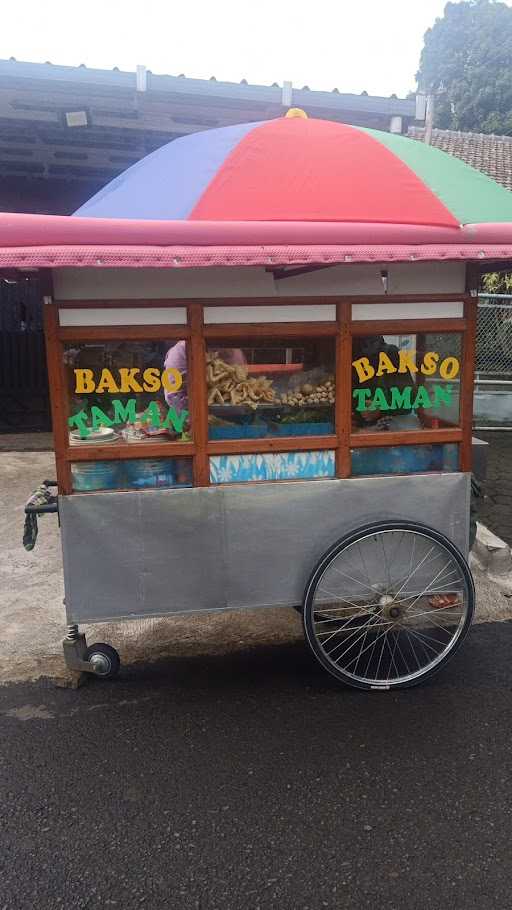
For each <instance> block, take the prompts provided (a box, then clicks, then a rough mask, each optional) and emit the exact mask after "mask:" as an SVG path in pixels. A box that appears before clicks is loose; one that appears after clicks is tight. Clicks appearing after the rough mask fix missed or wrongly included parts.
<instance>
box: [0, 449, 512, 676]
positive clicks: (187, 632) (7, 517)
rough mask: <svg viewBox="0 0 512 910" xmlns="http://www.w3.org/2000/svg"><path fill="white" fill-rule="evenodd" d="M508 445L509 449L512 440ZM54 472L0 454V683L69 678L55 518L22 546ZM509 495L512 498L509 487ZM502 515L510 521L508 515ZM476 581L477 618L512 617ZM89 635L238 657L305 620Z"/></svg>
mask: <svg viewBox="0 0 512 910" xmlns="http://www.w3.org/2000/svg"><path fill="white" fill-rule="evenodd" d="M510 436H511V437H512V434H510ZM0 438H1V437H0ZM510 444H511V447H512V438H511V439H510ZM27 445H30V440H28V442H27ZM500 457H501V456H500ZM493 470H494V469H493V468H491V471H493ZM54 474H55V468H54V459H53V454H52V453H51V452H38V451H33V452H30V451H24V452H16V453H14V452H1V451H0V502H1V504H2V508H1V511H0V541H1V559H0V641H1V642H2V649H3V654H2V661H1V663H0V683H1V682H6V681H9V680H24V679H36V678H38V677H40V676H51V677H56V676H62V675H64V676H65V675H66V674H65V671H64V665H63V660H62V648H61V639H62V637H63V635H64V633H65V616H64V608H63V605H62V599H63V596H64V593H63V584H62V560H61V549H60V539H59V530H58V523H57V519H56V517H55V516H53V515H49V516H45V517H43V518H41V519H40V522H39V537H38V541H37V545H36V548H35V549H34V550H33V551H32V552H30V553H27V552H26V551H25V550H24V549H23V546H22V543H21V537H22V527H23V519H24V513H23V509H24V504H25V500H26V498H27V496H28V495H29V494H30V493H31V491H32V490H33V489H34V488H35V487H36V486H37V485H38V483H39V482H40V481H41V480H44V479H45V478H47V477H48V478H51V477H52V476H54ZM510 493H511V495H512V488H511V491H510ZM502 511H503V514H504V515H505V514H506V509H503V510H502ZM496 514H498V513H496ZM510 539H511V540H512V535H511V537H510ZM475 578H476V584H477V589H478V600H477V620H479V621H489V620H496V619H499V620H502V619H507V618H510V617H512V598H506V597H504V595H503V593H502V592H501V591H500V590H499V589H498V588H497V587H496V586H495V585H493V584H492V583H491V582H490V581H489V580H488V579H487V578H486V577H485V576H483V575H481V574H479V573H478V572H476V571H475ZM84 631H86V632H87V636H88V640H89V641H90V642H92V641H98V640H99V641H110V642H112V644H114V645H115V647H116V648H118V649H119V650H120V652H121V656H122V659H123V660H124V661H126V660H128V661H134V660H155V659H156V658H158V657H161V656H180V655H194V654H222V653H228V652H236V651H240V650H242V649H244V648H245V647H247V646H248V645H251V644H259V645H265V644H266V645H270V644H280V643H293V642H299V641H302V627H301V622H300V619H299V616H298V615H297V613H296V612H295V611H294V610H262V611H250V612H246V611H239V612H232V613H224V614H211V615H208V616H192V617H191V616H188V617H175V618H172V619H159V620H146V621H143V622H140V623H137V622H132V623H121V624H109V625H108V626H105V625H103V626H99V627H96V628H94V627H92V628H87V627H84Z"/></svg>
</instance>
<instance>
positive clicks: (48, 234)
mask: <svg viewBox="0 0 512 910" xmlns="http://www.w3.org/2000/svg"><path fill="white" fill-rule="evenodd" d="M414 260H436V261H439V260H463V261H468V260H469V261H471V260H473V261H474V260H477V261H478V260H484V261H485V260H498V261H503V262H505V261H507V260H512V193H509V192H508V191H507V190H505V189H504V188H503V187H500V186H498V185H497V184H496V183H494V182H493V181H492V180H490V179H489V178H488V177H486V176H485V175H483V174H480V173H479V172H477V171H475V170H473V169H472V168H469V167H468V166H467V165H465V164H463V163H462V162H461V161H459V160H458V159H455V158H452V157H451V156H449V155H446V154H444V153H443V152H439V151H438V150H437V149H432V148H430V147H429V146H425V145H424V144H422V143H418V142H416V141H413V140H409V139H406V138H404V137H402V136H393V135H391V134H388V133H377V132H376V131H373V130H363V129H360V128H357V127H352V126H346V125H344V124H339V123H330V122H328V121H323V120H308V119H304V117H293V118H283V119H280V120H272V121H265V122H263V123H253V124H239V125H237V126H233V127H225V128H223V129H219V130H208V131H206V132H204V133H194V134H192V135H189V136H186V137H183V138H182V139H179V140H175V141H174V142H172V143H169V144H168V145H167V146H164V147H163V148H161V149H158V150H157V151H156V152H154V153H153V154H152V155H149V156H147V158H144V159H142V161H140V162H138V163H137V164H136V165H134V166H133V167H131V168H129V169H128V170H127V171H125V172H124V173H123V174H121V175H120V177H118V178H116V179H115V180H114V181H112V182H111V183H110V184H108V185H107V186H106V187H105V188H104V189H103V190H101V191H100V192H99V193H97V194H96V196H94V197H93V198H92V199H91V200H90V201H89V202H88V203H86V204H85V205H84V206H82V208H81V209H80V210H79V211H78V212H77V213H76V214H75V216H71V217H61V216H52V215H15V214H0V267H4V268H5V267H7V268H8V267H25V268H32V267H63V266H94V267H105V266H116V267H117V266H126V267H131V268H133V267H142V266H152V267H162V268H169V267H174V268H178V267H182V268H183V267H188V268H190V267H194V266H196V267H197V266H235V265H240V266H242V265H260V266H267V267H272V266H285V265H291V264H294V265H304V264H331V263H332V264H334V263H337V262H398V261H402V262H403V261H414Z"/></svg>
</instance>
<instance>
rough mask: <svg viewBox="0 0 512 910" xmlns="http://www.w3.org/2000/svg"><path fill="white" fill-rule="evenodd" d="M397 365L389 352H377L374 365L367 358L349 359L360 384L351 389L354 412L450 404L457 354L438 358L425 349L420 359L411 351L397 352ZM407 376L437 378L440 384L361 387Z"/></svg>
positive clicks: (408, 409)
mask: <svg viewBox="0 0 512 910" xmlns="http://www.w3.org/2000/svg"><path fill="white" fill-rule="evenodd" d="M397 353H398V364H397V363H393V361H392V360H391V358H390V356H389V354H387V353H386V352H385V351H380V352H379V354H378V359H377V362H376V364H372V363H370V360H369V358H368V357H359V359H358V360H354V361H353V362H352V366H353V368H354V370H355V372H356V374H357V378H358V380H359V383H360V387H359V388H357V389H354V390H353V392H352V396H353V398H354V399H355V409H356V411H390V410H393V411H394V410H400V409H403V410H407V411H411V410H415V409H417V408H434V407H439V406H441V405H443V406H446V407H449V406H450V405H451V404H452V393H453V386H452V385H450V384H449V383H450V381H451V380H454V379H456V377H457V376H458V375H459V372H460V362H459V360H458V359H457V357H451V356H450V357H441V355H440V354H438V353H436V351H427V352H426V353H425V354H423V356H422V358H421V360H420V361H418V360H417V357H416V353H415V352H414V351H399V352H397ZM407 374H408V375H409V376H411V377H416V376H417V378H420V377H422V376H427V377H436V376H439V378H440V379H441V380H443V384H442V385H438V384H437V383H435V382H433V383H432V384H429V385H428V387H427V386H425V385H421V384H419V383H417V382H414V384H413V385H409V386H405V387H403V385H402V386H398V385H396V386H395V385H392V384H388V383H387V384H386V386H379V385H378V384H377V385H376V384H375V382H373V383H372V385H371V387H370V388H364V386H363V384H364V383H365V382H370V381H371V380H375V379H381V378H383V377H389V376H393V375H396V376H397V377H398V376H400V375H402V376H405V375H407Z"/></svg>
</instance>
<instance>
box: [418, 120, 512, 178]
mask: <svg viewBox="0 0 512 910" xmlns="http://www.w3.org/2000/svg"><path fill="white" fill-rule="evenodd" d="M408 134H409V136H410V137H411V138H412V139H418V140H419V141H420V142H422V141H423V139H424V136H425V130H424V129H423V128H420V127H415V126H410V127H409V133H408ZM432 145H433V146H434V147H435V148H438V149H441V150H442V151H443V152H448V153H449V154H450V155H454V156H455V158H461V159H462V161H465V162H466V164H470V165H471V167H474V168H476V170H478V171H482V172H483V173H484V174H487V175H488V176H489V177H492V179H493V180H496V183H501V185H502V186H504V187H506V188H507V190H512V136H494V135H489V134H486V133H459V132H457V131H456V130H437V129H435V130H432Z"/></svg>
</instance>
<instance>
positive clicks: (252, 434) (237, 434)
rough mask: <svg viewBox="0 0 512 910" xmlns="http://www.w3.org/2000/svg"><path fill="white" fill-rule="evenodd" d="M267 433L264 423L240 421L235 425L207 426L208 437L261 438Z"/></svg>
mask: <svg viewBox="0 0 512 910" xmlns="http://www.w3.org/2000/svg"><path fill="white" fill-rule="evenodd" d="M268 435H269V431H268V427H267V425H266V423H258V424H243V423H241V424H239V425H238V426H236V427H208V439H263V438H264V437H265V436H268Z"/></svg>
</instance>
